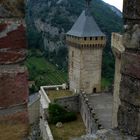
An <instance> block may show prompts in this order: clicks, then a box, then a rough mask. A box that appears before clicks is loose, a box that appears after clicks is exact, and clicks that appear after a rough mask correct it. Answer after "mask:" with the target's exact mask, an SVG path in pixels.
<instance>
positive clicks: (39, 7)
mask: <svg viewBox="0 0 140 140" xmlns="http://www.w3.org/2000/svg"><path fill="white" fill-rule="evenodd" d="M84 8H85V0H78V1H75V0H45V1H44V0H30V1H28V3H27V8H26V9H27V12H26V21H27V31H28V32H27V33H28V42H29V47H30V48H40V49H41V50H42V51H43V53H44V56H45V57H46V58H47V59H48V60H49V61H51V62H52V63H54V64H55V65H56V64H57V65H58V66H59V68H60V69H65V70H66V71H67V45H66V43H65V33H66V32H67V31H68V30H69V29H70V28H71V26H72V25H73V23H74V22H75V20H76V19H77V18H78V16H79V15H80V13H81V12H82V10H83V9H84ZM91 12H92V15H93V16H94V18H95V20H96V22H97V23H98V25H99V26H100V28H101V30H102V31H103V32H104V33H105V34H106V35H107V46H106V48H105V50H104V54H103V77H104V78H105V79H108V80H109V81H112V80H113V75H114V58H113V55H112V52H111V48H110V40H111V33H112V32H120V31H121V28H122V18H121V17H122V15H121V12H120V11H119V10H118V9H117V8H114V7H113V6H111V5H109V4H106V3H105V2H103V1H101V0H92V3H91Z"/></svg>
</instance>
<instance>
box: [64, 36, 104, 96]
mask: <svg viewBox="0 0 140 140" xmlns="http://www.w3.org/2000/svg"><path fill="white" fill-rule="evenodd" d="M66 40H67V44H68V45H69V82H70V90H72V91H75V92H78V93H79V92H80V90H84V91H85V92H86V93H93V92H100V91H101V69H102V68H101V67H102V51H103V47H104V46H105V44H106V38H105V37H85V38H84V37H75V36H70V35H67V37H66Z"/></svg>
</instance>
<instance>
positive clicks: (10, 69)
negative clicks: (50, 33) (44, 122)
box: [0, 0, 28, 137]
mask: <svg viewBox="0 0 140 140" xmlns="http://www.w3.org/2000/svg"><path fill="white" fill-rule="evenodd" d="M1 10H2V11H1ZM0 13H1V15H0V17H1V18H0V124H1V123H4V124H5V125H6V124H7V123H8V124H11V125H12V124H14V125H16V124H21V125H22V126H23V127H25V129H27V127H28V111H27V103H28V80H27V79H28V71H27V68H26V67H25V66H21V63H22V62H23V61H24V59H25V58H26V47H27V44H26V35H25V22H24V19H23V17H24V0H12V1H8V0H1V3H0ZM2 13H3V14H2ZM11 131H12V130H11ZM25 134H26V133H25ZM1 135H2V134H1ZM19 135H20V134H19ZM23 137H24V136H23Z"/></svg>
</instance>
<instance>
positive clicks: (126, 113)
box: [118, 0, 140, 136]
mask: <svg viewBox="0 0 140 140" xmlns="http://www.w3.org/2000/svg"><path fill="white" fill-rule="evenodd" d="M124 22H125V25H124V28H125V32H124V34H123V45H124V47H125V51H124V52H123V54H122V64H121V74H122V78H121V84H120V100H121V105H120V106H119V111H118V127H119V128H120V130H122V131H123V132H125V133H128V134H130V135H137V136H140V1H139V0H133V1H132V0H124Z"/></svg>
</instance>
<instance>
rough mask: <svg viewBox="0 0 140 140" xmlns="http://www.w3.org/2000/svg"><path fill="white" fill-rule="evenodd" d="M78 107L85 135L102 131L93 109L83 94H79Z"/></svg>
mask: <svg viewBox="0 0 140 140" xmlns="http://www.w3.org/2000/svg"><path fill="white" fill-rule="evenodd" d="M79 106H80V108H79V111H80V113H81V116H82V119H83V122H84V124H85V126H86V130H87V134H95V133H96V132H97V131H98V130H101V129H103V126H102V124H101V122H100V120H99V118H98V116H97V114H96V112H95V109H94V107H93V106H91V105H90V103H89V101H88V98H87V95H86V94H85V93H81V94H80V96H79Z"/></svg>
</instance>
